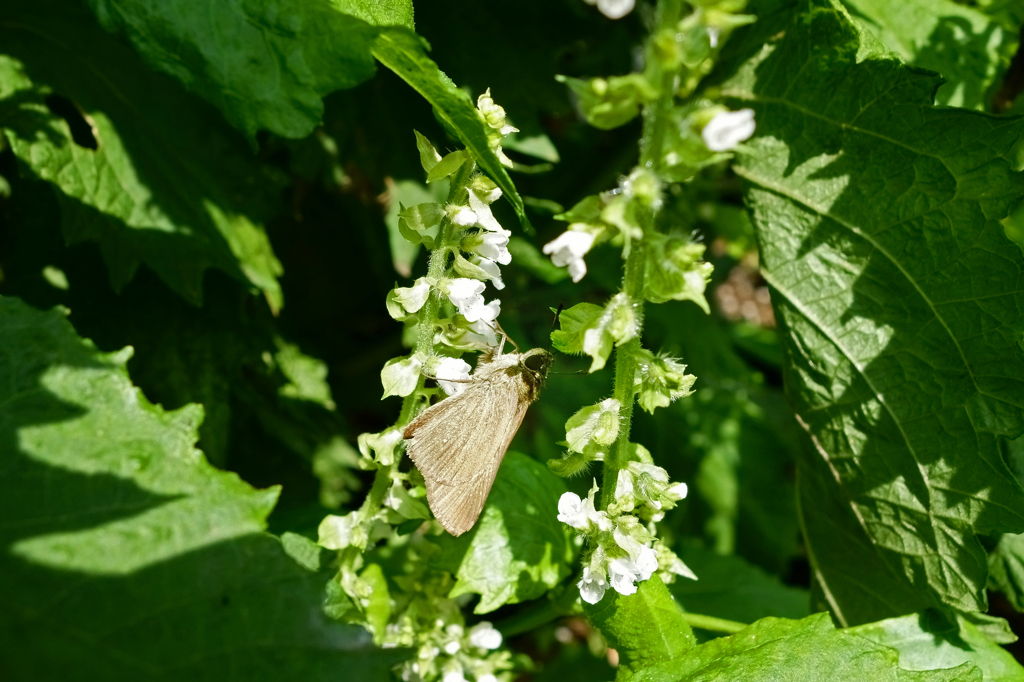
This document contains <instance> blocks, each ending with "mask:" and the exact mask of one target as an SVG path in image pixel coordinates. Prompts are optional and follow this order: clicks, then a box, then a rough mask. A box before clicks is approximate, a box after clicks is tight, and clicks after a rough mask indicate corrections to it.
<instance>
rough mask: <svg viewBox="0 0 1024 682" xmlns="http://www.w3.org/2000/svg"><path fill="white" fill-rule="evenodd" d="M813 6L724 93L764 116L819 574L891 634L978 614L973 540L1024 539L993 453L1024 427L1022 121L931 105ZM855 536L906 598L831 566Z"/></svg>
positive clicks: (762, 158) (762, 175) (776, 297)
mask: <svg viewBox="0 0 1024 682" xmlns="http://www.w3.org/2000/svg"><path fill="white" fill-rule="evenodd" d="M806 6H807V7H809V10H808V11H806V12H805V13H801V14H799V15H798V16H797V18H796V20H795V21H792V22H791V23H790V24H789V26H788V27H786V26H782V27H780V26H778V25H767V26H764V27H762V28H761V29H759V30H761V31H769V30H774V31H776V32H777V31H778V30H779V29H780V28H782V29H784V33H782V34H778V35H777V37H776V38H774V39H773V40H770V41H769V42H768V44H767V45H766V46H765V47H764V48H763V49H760V51H759V52H758V53H757V55H756V56H755V57H753V58H752V59H750V60H749V61H748V62H746V63H744V64H743V65H742V66H740V67H739V69H738V70H737V72H736V73H735V74H734V75H733V76H732V77H731V78H730V79H729V80H728V81H726V82H725V83H724V84H723V86H722V87H723V92H724V93H725V94H726V95H727V96H728V97H730V98H731V105H732V107H733V108H739V107H741V106H749V107H752V108H753V109H754V110H755V112H756V120H757V135H756V137H754V138H753V139H752V140H750V141H749V142H748V143H747V144H746V149H745V150H744V151H742V153H740V154H739V155H738V162H737V164H736V172H737V173H738V174H739V175H740V176H741V177H742V178H743V179H744V181H745V189H744V191H745V198H746V202H747V205H748V206H749V207H750V208H751V209H752V212H753V218H754V223H755V226H756V229H757V233H758V243H759V244H760V245H761V267H762V274H763V275H764V277H765V279H766V280H767V282H768V284H769V285H770V286H771V288H772V302H773V304H774V306H775V309H776V312H777V316H778V319H779V323H780V332H781V334H780V335H781V337H782V340H783V346H784V352H785V358H786V364H785V366H784V372H785V382H786V390H787V393H788V395H789V398H790V402H791V403H792V404H793V405H794V408H795V411H796V412H797V413H798V415H799V418H800V420H801V421H802V423H803V424H804V425H805V427H806V430H807V432H808V434H809V435H810V437H811V442H812V443H813V450H812V452H813V453H816V455H811V457H814V456H816V457H817V458H818V459H819V460H820V462H821V463H822V464H823V465H824V466H825V467H826V470H825V471H817V472H816V473H814V474H813V475H809V476H808V477H807V480H808V482H809V483H812V484H813V485H811V486H810V487H808V488H807V489H806V490H804V491H802V492H801V505H802V515H803V518H804V526H805V532H806V541H807V543H808V545H809V551H810V553H811V555H812V557H814V560H815V561H816V562H818V563H816V564H815V566H816V569H818V570H817V573H816V578H817V579H818V581H819V583H821V587H822V589H823V592H824V593H825V594H826V595H827V596H828V597H829V600H830V605H831V606H832V608H833V609H835V615H836V617H837V618H838V619H839V621H840V622H841V623H844V624H855V623H857V622H863V621H860V620H858V619H851V618H849V617H848V614H847V613H846V612H847V611H848V610H849V611H857V610H858V609H861V604H860V603H859V602H860V601H861V600H862V599H864V598H865V597H867V599H868V600H869V601H872V602H873V603H874V604H876V605H878V606H879V609H881V610H882V611H883V612H884V615H885V616H891V615H897V614H900V613H906V612H907V611H906V610H902V608H901V610H895V611H894V610H891V608H892V607H893V605H896V604H899V605H901V607H902V605H904V604H905V603H906V602H908V601H917V602H919V604H918V605H919V606H920V603H923V605H924V606H928V605H932V601H933V599H934V597H932V596H930V595H931V594H934V595H935V596H936V597H937V598H938V599H940V600H941V601H942V602H944V603H946V604H949V605H951V606H953V607H955V608H957V609H960V610H963V611H984V610H985V609H986V602H985V594H984V588H985V584H986V555H985V551H984V549H983V548H982V546H981V544H980V542H979V541H978V539H977V536H976V534H979V533H986V534H987V533H997V532H1021V531H1022V530H1024V513H1022V512H1021V510H1022V509H1024V495H1022V492H1021V488H1020V486H1019V484H1018V483H1017V482H1016V481H1015V480H1014V478H1013V476H1012V474H1011V473H1010V472H1009V470H1008V469H1007V467H1006V465H1005V464H1004V462H1003V460H1002V457H1001V455H1000V452H999V449H998V445H997V439H998V437H999V436H1010V437H1013V436H1016V435H1017V434H1020V433H1021V432H1022V431H1024V412H1022V408H1024V392H1022V390H1021V389H1022V383H1021V377H1022V376H1024V351H1022V348H1021V347H1020V346H1019V345H1018V339H1019V338H1020V334H1021V332H1022V331H1024V318H1021V316H1020V312H1019V311H1020V310H1021V308H1022V307H1024V294H1022V293H1020V292H1018V291H1017V288H1018V282H1019V281H1020V280H1021V277H1022V276H1024V258H1022V255H1021V252H1020V249H1018V248H1017V247H1016V246H1014V245H1013V244H1012V243H1011V242H1009V241H1008V240H1007V239H1006V237H1005V236H1004V235H1003V232H1002V229H1001V227H1000V226H999V223H998V222H997V221H998V220H999V219H1000V218H1002V217H1003V216H1005V215H1006V214H1007V212H1008V210H1009V208H1010V207H1011V206H1012V205H1013V204H1014V203H1015V202H1016V201H1017V200H1019V198H1020V197H1021V196H1024V179H1022V178H1021V176H1020V175H1019V174H1017V173H1014V172H1012V171H1011V169H1010V165H1009V163H1008V162H1007V155H1008V154H1009V150H1010V147H1011V145H1012V144H1013V143H1014V142H1015V141H1016V140H1017V138H1018V137H1019V136H1020V134H1021V132H1022V130H1024V123H1022V121H1021V120H1020V119H1013V118H993V117H988V116H984V115H981V114H976V113H973V112H966V111H957V110H952V109H936V108H933V107H932V106H931V104H930V102H931V93H932V91H933V89H934V88H935V86H936V84H937V80H936V79H935V78H932V77H929V76H928V75H925V74H922V73H921V72H919V71H916V70H913V69H908V68H906V67H904V66H903V65H902V64H900V63H899V62H898V61H896V60H894V59H892V58H891V57H890V56H889V55H888V53H882V52H879V51H878V50H877V49H875V48H874V47H872V45H870V44H867V45H862V44H861V41H860V36H859V34H858V32H857V30H856V29H855V28H854V26H853V25H852V24H851V23H850V21H849V19H848V18H847V16H846V15H845V14H844V13H843V12H842V11H841V10H838V9H836V8H834V7H833V6H832V5H830V4H828V3H826V2H824V1H823V0H815V1H814V2H810V3H809V4H807V5H806ZM778 36H782V37H778ZM759 37H760V36H759ZM748 39H753V36H752V37H751V38H748ZM757 44H759V45H764V41H763V40H762V41H761V42H760V43H757ZM795 73H800V74H801V77H800V87H799V88H793V87H791V83H792V74H795ZM896 110H898V111H899V112H900V114H899V116H894V115H893V113H892V112H893V111H896ZM879 168H885V169H886V171H885V172H884V173H881V174H880V173H879ZM802 466H804V467H806V466H808V462H806V461H805V462H804V463H803V465H802ZM830 477H831V480H832V482H831V483H830V482H829V478H830ZM811 479H813V481H812V480H811ZM815 481H816V483H815ZM812 493H813V494H812ZM820 495H828V496H838V500H840V502H838V503H836V502H834V500H835V498H833V497H829V498H825V499H823V498H822V497H820ZM837 507H839V508H841V507H845V508H846V509H847V510H848V511H847V512H842V511H841V510H840V509H837ZM825 510H829V511H825ZM830 512H835V513H834V514H833V515H832V516H831V517H828V516H827V514H828V513H830ZM865 534H866V535H865ZM847 537H849V538H851V539H853V541H854V542H856V543H858V544H859V546H860V547H861V548H862V549H863V550H864V551H865V552H866V553H867V555H868V556H870V555H872V554H875V555H876V556H880V558H881V560H882V562H883V563H884V564H885V566H886V567H887V568H882V567H879V569H878V571H877V572H876V574H877V575H880V574H881V573H882V572H885V571H888V572H889V573H890V574H891V575H892V576H893V577H894V578H895V581H894V580H889V581H886V582H885V583H876V582H875V577H874V576H875V575H876V574H869V575H871V576H872V577H871V578H868V577H867V576H861V575H857V574H856V572H853V573H852V574H851V570H852V567H853V566H854V565H855V564H850V563H846V564H845V565H844V562H843V561H840V560H838V558H837V555H834V554H833V555H832V556H830V554H831V553H834V552H842V551H843V548H842V547H840V545H841V543H842V542H844V538H847ZM852 553H853V552H852V550H851V554H852ZM844 575H845V577H844ZM850 579H852V580H850ZM862 579H863V580H864V581H865V582H863V583H861V580H862ZM832 581H835V582H836V584H832ZM900 581H902V582H903V583H904V584H905V585H906V586H907V587H908V588H909V592H908V590H903V589H900V588H898V587H896V582H900ZM839 583H843V585H842V586H840V585H839ZM858 583H861V585H860V587H861V589H859V590H854V589H852V588H853V587H854V586H855V585H856V584H858ZM888 590H893V591H892V593H891V594H890V593H888ZM865 591H867V592H868V593H869V594H867V595H866V594H865ZM915 595H919V596H915ZM886 605H888V606H889V607H890V609H889V610H887V611H886V609H885V606H886ZM913 610H920V609H919V608H918V609H913ZM861 613H865V611H863V610H861ZM874 619H877V613H876V618H874Z"/></svg>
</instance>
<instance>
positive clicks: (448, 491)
mask: <svg viewBox="0 0 1024 682" xmlns="http://www.w3.org/2000/svg"><path fill="white" fill-rule="evenodd" d="M550 366H551V354H550V353H548V352H547V351H546V350H544V349H542V348H534V349H533V350H530V351H527V352H525V353H505V354H502V353H501V349H500V348H499V349H498V350H497V351H496V352H495V353H493V354H489V355H483V356H481V358H480V361H479V362H478V363H477V368H476V371H475V372H474V373H473V376H472V378H471V379H470V381H469V385H468V386H467V387H466V389H465V390H464V391H462V392H461V393H459V394H457V395H453V396H451V397H449V398H445V399H444V400H442V401H441V402H439V403H437V404H436V405H433V406H431V407H429V408H427V409H426V410H425V411H424V412H423V413H422V414H420V415H419V416H418V417H416V419H414V420H413V421H412V423H410V424H409V426H408V427H406V429H405V433H404V436H405V439H406V441H407V443H406V445H407V447H406V450H407V452H408V453H409V457H410V458H411V459H412V461H413V462H414V463H415V464H416V468H418V469H419V470H420V473H422V474H423V478H424V480H425V481H426V483H427V502H428V503H429V504H430V511H432V512H434V516H435V517H437V520H438V521H439V522H440V523H441V525H442V526H443V527H444V529H445V530H447V531H448V532H449V533H451V534H452V535H462V534H463V533H465V532H466V531H467V530H469V529H470V528H472V527H473V524H475V523H476V520H477V518H478V517H479V516H480V512H481V511H482V510H483V508H484V502H485V501H486V500H487V495H488V493H490V491H491V484H493V483H494V476H495V475H496V474H497V473H498V467H499V466H500V465H501V460H502V459H503V458H504V457H505V451H506V450H508V446H509V443H511V442H512V437H513V436H515V435H516V431H518V430H519V425H520V424H521V423H522V421H523V416H524V415H525V414H526V409H527V408H528V407H529V406H530V403H532V402H533V401H534V400H536V399H537V394H538V393H539V392H540V388H541V386H542V385H543V384H544V380H545V379H546V378H547V374H548V368H549V367H550Z"/></svg>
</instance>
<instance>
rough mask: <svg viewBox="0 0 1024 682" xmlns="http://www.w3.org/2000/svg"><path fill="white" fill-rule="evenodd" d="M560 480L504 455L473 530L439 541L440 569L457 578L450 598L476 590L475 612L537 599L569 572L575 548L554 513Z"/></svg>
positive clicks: (523, 458) (528, 459)
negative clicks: (440, 552) (477, 596)
mask: <svg viewBox="0 0 1024 682" xmlns="http://www.w3.org/2000/svg"><path fill="white" fill-rule="evenodd" d="M564 492H565V485H564V484H563V483H562V481H561V479H559V478H557V477H556V476H555V475H554V474H552V473H551V472H550V471H548V470H547V469H546V468H544V466H543V465H542V464H540V463H538V462H537V461H536V460H534V459H533V458H531V457H527V456H526V455H523V454H520V453H518V452H510V453H508V454H507V455H505V461H504V462H503V463H502V465H501V468H500V469H499V470H498V477H497V478H496V479H495V481H494V487H493V488H491V494H490V496H489V497H488V498H487V504H486V505H485V506H484V511H483V513H482V514H481V515H480V520H479V521H477V523H476V525H475V526H474V527H473V529H472V530H471V531H470V532H468V533H466V534H464V535H462V536H460V537H458V538H455V537H452V536H450V535H445V536H443V537H442V538H440V540H439V544H440V545H441V548H442V550H443V552H442V556H441V558H440V559H439V560H438V561H439V562H440V563H439V564H438V568H440V569H442V570H446V571H449V572H450V573H452V574H453V575H454V576H455V577H456V583H455V587H453V588H452V591H451V595H450V596H451V597H453V598H454V597H457V596H459V595H463V594H470V593H474V592H475V593H478V594H479V595H480V602H479V603H478V604H477V605H476V608H475V609H474V612H475V613H490V612H491V611H494V610H495V609H497V608H498V607H499V606H502V605H504V604H516V603H519V602H523V601H528V600H530V599H536V598H537V597H540V596H541V595H543V594H544V593H545V592H547V591H548V590H550V589H551V588H553V587H555V586H556V585H557V584H558V583H560V582H561V581H562V580H564V579H565V577H566V576H567V575H569V571H570V567H569V564H570V562H571V561H572V558H573V554H574V551H573V548H572V545H571V544H570V542H569V537H568V534H567V531H566V526H564V525H563V524H561V523H559V521H558V520H557V519H556V518H555V517H556V516H557V515H558V498H559V497H561V495H562V493H564Z"/></svg>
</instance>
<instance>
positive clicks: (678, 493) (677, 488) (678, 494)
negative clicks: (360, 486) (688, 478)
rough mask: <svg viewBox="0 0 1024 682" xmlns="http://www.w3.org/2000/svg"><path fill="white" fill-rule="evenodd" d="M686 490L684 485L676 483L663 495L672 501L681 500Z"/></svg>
mask: <svg viewBox="0 0 1024 682" xmlns="http://www.w3.org/2000/svg"><path fill="white" fill-rule="evenodd" d="M687 492H688V489H687V487H686V484H685V483H676V484H675V485H674V486H672V487H670V488H669V489H668V490H666V491H665V494H666V495H668V496H669V497H671V498H672V499H673V500H681V499H683V498H685V497H686V493H687Z"/></svg>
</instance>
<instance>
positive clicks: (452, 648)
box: [444, 640, 462, 656]
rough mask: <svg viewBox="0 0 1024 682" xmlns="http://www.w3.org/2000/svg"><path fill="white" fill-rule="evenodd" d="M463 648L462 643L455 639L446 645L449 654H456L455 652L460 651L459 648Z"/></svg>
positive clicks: (445, 650)
mask: <svg viewBox="0 0 1024 682" xmlns="http://www.w3.org/2000/svg"><path fill="white" fill-rule="evenodd" d="M461 648H462V645H461V644H459V641H458V640H453V641H451V642H448V643H447V644H445V645H444V652H445V653H446V654H448V655H449V656H454V655H455V654H457V653H459V649H461Z"/></svg>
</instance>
